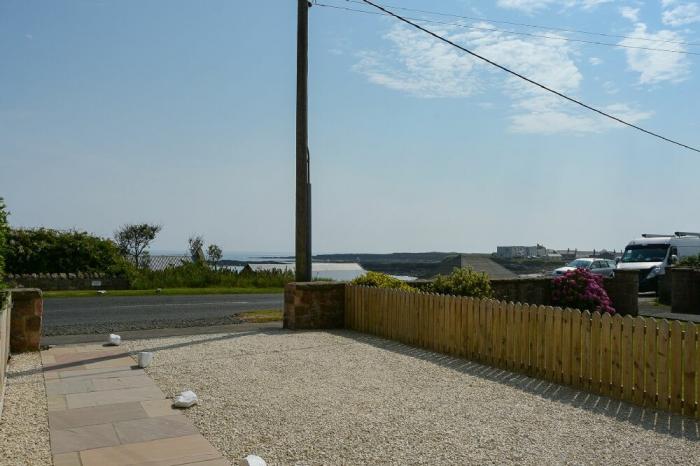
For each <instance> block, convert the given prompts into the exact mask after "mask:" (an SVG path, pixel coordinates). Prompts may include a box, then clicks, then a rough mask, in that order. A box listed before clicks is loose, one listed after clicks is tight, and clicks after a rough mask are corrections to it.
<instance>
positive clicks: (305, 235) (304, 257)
mask: <svg viewBox="0 0 700 466" xmlns="http://www.w3.org/2000/svg"><path fill="white" fill-rule="evenodd" d="M298 2H299V5H298V14H297V186H296V235H295V236H296V241H295V243H296V246H295V256H296V281H298V282H308V281H311V179H310V176H309V147H308V139H309V127H308V94H307V87H308V83H307V80H308V74H309V59H308V54H309V2H308V0H298Z"/></svg>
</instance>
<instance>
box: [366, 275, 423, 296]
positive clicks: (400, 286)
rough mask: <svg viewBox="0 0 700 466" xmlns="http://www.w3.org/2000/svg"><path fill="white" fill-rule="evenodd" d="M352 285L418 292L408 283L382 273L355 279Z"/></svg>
mask: <svg viewBox="0 0 700 466" xmlns="http://www.w3.org/2000/svg"><path fill="white" fill-rule="evenodd" d="M352 284H353V285H359V286H373V287H377V288H394V289H397V290H404V291H418V290H416V289H415V288H412V287H411V286H410V285H408V284H406V282H403V281H401V280H399V279H398V278H394V277H392V276H391V275H387V274H385V273H380V272H367V273H366V274H364V275H362V276H361V277H357V278H356V279H354V280H353V281H352Z"/></svg>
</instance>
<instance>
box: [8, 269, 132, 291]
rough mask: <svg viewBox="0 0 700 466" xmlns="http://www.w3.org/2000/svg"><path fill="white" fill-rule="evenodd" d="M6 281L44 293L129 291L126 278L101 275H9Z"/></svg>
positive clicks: (12, 284)
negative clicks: (37, 289)
mask: <svg viewBox="0 0 700 466" xmlns="http://www.w3.org/2000/svg"><path fill="white" fill-rule="evenodd" d="M6 280H7V281H8V283H9V284H10V286H12V287H14V288H39V289H40V290H43V291H68V290H128V289H129V288H130V284H129V280H128V279H127V278H125V277H110V276H107V275H105V274H101V273H90V274H88V273H77V274H76V273H43V274H36V273H33V274H22V275H18V274H7V276H6Z"/></svg>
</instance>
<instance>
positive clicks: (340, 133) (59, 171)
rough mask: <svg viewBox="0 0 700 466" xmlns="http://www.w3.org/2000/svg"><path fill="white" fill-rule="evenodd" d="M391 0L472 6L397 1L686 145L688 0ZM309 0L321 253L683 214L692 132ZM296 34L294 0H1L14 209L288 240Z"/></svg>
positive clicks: (690, 108)
mask: <svg viewBox="0 0 700 466" xmlns="http://www.w3.org/2000/svg"><path fill="white" fill-rule="evenodd" d="M385 1H386V4H388V5H393V6H399V7H402V8H412V9H421V10H431V11H436V12H440V13H447V14H452V15H458V16H463V17H466V18H456V17H454V16H437V15H433V14H427V13H420V12H415V11H408V10H398V9H395V11H396V12H397V13H401V14H405V15H407V16H410V17H411V18H416V19H421V20H431V21H433V22H432V23H428V22H421V23H420V24H421V25H423V26H425V27H427V28H430V29H431V30H433V31H435V32H436V33H438V34H441V35H443V36H445V37H447V38H449V39H451V40H453V41H454V42H456V43H458V44H460V45H462V46H464V47H467V48H469V49H471V50H473V51H475V52H477V53H479V54H482V55H484V56H485V57H487V58H489V59H491V60H493V61H495V62H498V63H499V64H502V65H504V66H506V67H509V68H511V69H513V70H514V71H516V72H519V73H521V74H523V75H526V76H527V77H529V78H532V79H534V80H537V81H539V82H541V83H542V84H545V85H547V86H550V87H552V88H553V89H556V90H557V91H560V92H564V93H566V94H569V95H571V96H573V97H575V98H578V99H581V100H583V101H585V102H586V103H588V104H590V105H594V106H596V107H599V108H601V109H604V110H605V111H608V112H610V113H612V114H614V115H616V116H619V117H622V118H624V119H626V120H628V121H629V122H631V123H635V124H638V125H641V126H643V127H645V128H649V129H651V130H653V131H656V132H659V133H661V134H663V135H665V136H667V137H670V138H673V139H677V140H679V141H681V142H684V143H686V144H688V145H691V146H696V147H697V146H700V118H698V113H697V111H698V110H697V108H698V104H700V81H699V78H698V73H699V72H700V68H699V67H698V62H699V61H700V55H698V54H700V2H697V1H689V0H659V1H657V0H652V1H646V2H642V1H636V0H563V1H555V0H497V1H490V2H484V1H469V0H441V1H439V2H435V1H430V2H429V1H427V0H391V1H389V0H385ZM318 3H321V2H320V1H319V2H318ZM323 3H324V4H329V5H335V6H342V7H346V8H354V9H362V10H370V9H371V8H370V7H366V6H363V5H360V4H357V3H353V2H346V1H344V0H324V1H323ZM309 15H310V18H309V22H310V48H309V86H310V87H309V111H310V114H309V131H310V134H309V148H310V153H311V177H312V185H313V188H312V196H313V214H312V215H313V251H314V253H330V252H392V251H429V250H439V251H461V252H490V251H495V248H496V246H498V245H514V244H528V245H529V244H535V243H540V244H544V245H546V246H547V247H550V248H558V249H561V248H564V249H565V248H568V247H570V248H572V249H573V248H579V249H592V248H598V249H601V248H608V249H614V248H616V249H618V250H619V249H621V248H623V247H624V246H625V244H626V243H627V241H629V240H630V239H632V238H633V237H636V236H639V235H640V234H641V233H644V232H654V233H658V232H661V233H666V232H673V231H678V230H685V231H700V204H698V199H700V182H698V174H700V154H698V153H696V152H692V151H689V150H687V149H683V148H680V147H677V146H674V145H672V144H669V143H666V142H663V141H660V140H658V139H656V138H652V137H650V136H648V135H645V134H643V133H640V132H638V131H636V130H633V129H630V128H626V127H622V126H621V125H619V124H615V123H612V122H610V121H608V120H606V119H604V118H603V117H600V116H598V115H595V114H593V113H591V112H589V111H586V110H584V109H582V108H579V107H577V106H575V105H573V104H570V103H567V102H565V101H563V100H562V99H560V98H556V97H553V96H551V95H547V94H545V93H544V92H543V91H541V90H539V89H537V88H535V87H534V86H532V85H529V84H527V83H525V82H522V81H520V80H517V79H515V78H513V77H512V76H509V75H507V74H506V73H504V72H503V71H501V70H498V69H496V68H493V67H491V66H490V65H487V64H485V63H482V62H480V61H478V60H476V59H474V58H472V57H470V56H467V55H466V54H464V53H463V52H461V51H459V50H458V49H455V48H452V47H450V46H448V45H445V44H442V43H440V42H438V41H437V40H436V39H434V38H432V37H430V36H428V35H426V34H424V33H422V32H420V31H418V30H415V29H412V28H410V27H408V26H405V25H402V24H400V23H399V22H398V21H396V20H395V19H392V18H389V17H386V16H380V15H372V14H365V13H358V12H351V11H346V10H340V9H334V8H330V7H327V6H321V5H315V6H313V7H312V8H311V10H310V13H309ZM512 23H519V24H529V25H536V26H543V27H538V28H533V27H526V26H522V25H519V24H512ZM555 28H556V29H555ZM562 29H566V30H577V31H588V32H595V33H602V34H606V35H592V34H582V33H574V32H566V31H563V30H562ZM543 36H544V37H543ZM563 39H569V40H563ZM582 40H583V41H593V42H605V43H608V44H615V45H625V46H627V47H628V48H623V47H612V46H602V45H594V44H589V43H585V42H581V41H582ZM295 41H296V1H294V0H258V1H254V2H250V1H242V0H207V1H203V2H192V1H185V0H167V1H166V0H138V1H137V0H93V1H90V0H69V1H68V0H50V1H49V0H43V1H36V0H3V1H2V2H0V70H1V72H0V196H2V197H4V198H5V201H6V203H7V204H8V208H9V210H10V211H11V216H10V221H11V224H12V225H14V226H21V227H40V226H41V227H50V228H61V229H70V228H75V229H79V230H86V231H89V232H92V233H95V234H97V235H101V236H111V235H112V234H113V232H114V230H115V229H116V228H118V227H119V226H120V225H122V224H125V223H136V222H149V223H157V224H160V225H162V227H163V230H162V232H161V233H160V235H159V237H158V238H157V239H156V241H155V242H154V244H153V248H154V249H155V250H163V251H165V250H168V251H185V250H186V246H187V238H188V237H189V236H190V235H192V234H201V235H203V236H204V238H205V240H206V242H207V243H216V244H218V245H220V246H221V247H222V248H223V249H224V250H225V251H259V252H279V253H282V252H284V253H288V252H292V251H293V249H294V158H295V76H296V75H295V67H296V57H295V54H296V42H295ZM693 44H698V45H693ZM639 47H642V48H639ZM649 48H655V49H665V50H672V51H673V52H669V51H658V50H648V49H649ZM678 52H683V53H678ZM693 54H695V55H693Z"/></svg>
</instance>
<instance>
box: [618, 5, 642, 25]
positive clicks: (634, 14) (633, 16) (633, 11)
mask: <svg viewBox="0 0 700 466" xmlns="http://www.w3.org/2000/svg"><path fill="white" fill-rule="evenodd" d="M620 14H621V15H622V17H623V18H627V19H629V20H630V21H632V22H633V23H636V22H637V21H639V8H632V7H629V6H623V7H622V8H620Z"/></svg>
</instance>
